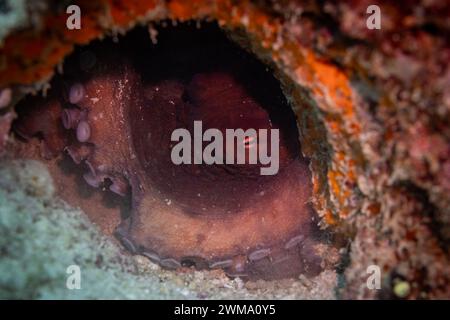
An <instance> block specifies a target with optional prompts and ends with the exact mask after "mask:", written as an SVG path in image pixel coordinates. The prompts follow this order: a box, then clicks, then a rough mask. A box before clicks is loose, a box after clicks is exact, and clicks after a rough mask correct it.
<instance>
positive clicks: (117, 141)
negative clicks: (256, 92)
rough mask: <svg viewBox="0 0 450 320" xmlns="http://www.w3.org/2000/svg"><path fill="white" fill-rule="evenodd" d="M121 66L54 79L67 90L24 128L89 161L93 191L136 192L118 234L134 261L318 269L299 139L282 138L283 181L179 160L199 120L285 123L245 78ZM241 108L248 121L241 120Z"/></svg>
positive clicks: (271, 271) (262, 271) (238, 272)
mask: <svg viewBox="0 0 450 320" xmlns="http://www.w3.org/2000/svg"><path fill="white" fill-rule="evenodd" d="M111 65H112V63H111V62H108V61H106V62H104V63H102V64H100V65H99V66H98V67H97V68H96V69H95V72H94V71H92V73H90V75H89V76H86V77H81V79H65V78H64V77H62V79H57V80H55V81H58V82H59V83H62V85H61V84H59V85H55V90H53V92H52V94H51V95H50V97H48V98H46V99H45V100H44V102H42V103H41V105H42V107H40V108H29V109H30V110H34V111H32V112H33V113H32V114H27V115H26V116H24V117H21V119H23V120H20V121H19V122H18V124H17V125H16V129H17V131H18V132H20V134H21V135H22V136H25V137H31V136H34V135H36V134H38V133H39V135H40V136H41V137H42V138H43V142H42V143H43V145H45V146H46V149H48V150H50V151H51V152H50V154H51V155H52V154H56V153H58V152H61V151H63V150H64V151H66V152H67V154H68V155H69V156H70V157H71V158H72V159H73V161H74V162H75V163H77V164H83V163H84V164H86V167H87V168H88V171H87V172H86V173H85V174H84V176H83V177H84V179H85V181H86V183H88V184H89V185H90V186H92V187H95V188H97V187H100V186H105V185H106V186H109V189H110V190H111V191H112V192H114V193H117V194H119V195H120V196H126V195H127V194H129V193H131V197H132V213H131V215H130V216H129V217H127V218H126V219H124V220H123V221H122V223H121V224H120V225H119V226H118V228H117V229H116V232H115V235H116V236H117V238H118V239H119V240H120V241H121V243H122V244H123V245H124V246H125V247H126V248H127V249H128V250H129V251H130V252H131V253H133V254H141V255H143V256H146V257H148V258H149V259H150V260H152V261H153V262H156V263H159V264H160V265H161V266H163V267H165V268H169V269H177V268H179V267H182V266H190V265H195V266H196V267H197V268H211V269H216V268H220V269H224V270H225V271H226V272H227V274H229V275H230V276H241V277H250V278H268V279H271V278H280V277H287V276H296V275H298V274H299V273H305V274H308V275H315V274H317V273H318V272H320V270H321V269H322V267H321V263H322V259H321V257H319V256H318V255H317V254H316V252H315V250H314V244H315V240H313V237H312V231H311V230H310V229H311V218H312V217H313V216H314V212H313V210H312V208H311V205H310V203H309V198H310V196H311V189H312V188H311V177H310V172H309V168H308V161H307V160H306V159H304V158H303V157H302V156H301V155H300V154H299V151H298V150H296V151H292V150H294V149H295V148H298V145H297V143H298V140H297V138H295V140H294V142H293V141H292V139H291V140H290V138H289V137H286V136H283V133H282V134H281V141H282V143H281V147H280V172H279V174H278V175H276V176H275V177H260V176H258V174H257V172H259V166H255V167H250V166H249V165H245V166H240V167H239V166H230V167H227V168H226V171H227V172H226V173H223V172H224V169H223V168H217V167H215V166H206V165H202V166H193V165H191V166H175V165H173V164H172V163H171V161H170V145H169V143H170V133H171V132H172V131H173V130H174V129H175V128H177V127H179V126H180V125H181V126H185V127H188V128H189V126H190V124H192V123H193V120H195V119H200V120H203V121H204V123H205V126H207V127H217V128H219V129H225V128H226V127H229V126H237V127H244V128H246V127H252V126H256V127H265V128H270V127H272V126H273V127H275V126H276V124H272V123H271V121H270V117H269V114H268V112H266V111H261V107H260V106H259V105H258V101H256V100H254V99H252V98H251V97H250V96H248V94H247V93H246V88H244V87H243V86H241V85H240V84H239V83H238V82H237V81H236V80H235V78H236V77H237V76H238V75H237V74H232V72H231V73H230V72H228V71H227V72H222V71H219V72H214V73H201V74H197V75H195V76H194V77H193V78H192V80H191V81H190V82H189V83H183V82H181V81H178V80H164V81H161V82H159V83H156V84H155V83H152V84H149V83H146V82H145V81H143V80H142V79H141V77H140V75H139V72H138V71H137V70H136V69H135V67H134V66H133V65H132V64H131V63H129V62H128V61H121V62H120V63H117V62H116V63H115V64H114V67H111ZM223 88H231V89H230V90H223ZM55 91H56V93H55ZM218 94H220V99H217V97H218ZM186 96H187V98H186ZM42 108H47V110H46V112H42ZM234 108H238V110H239V111H242V114H240V117H237V116H233V112H235V110H234ZM211 110H213V111H211ZM43 114H45V115H46V116H45V117H44V116H43ZM174 114H176V117H174V116H173V115H174ZM48 117H50V119H47V118H48ZM55 118H56V119H58V121H55ZM242 118H243V119H242ZM49 120H51V121H49ZM56 122H57V123H56ZM280 125H283V121H282V120H281V122H280ZM149 128H150V129H149ZM190 129H192V128H190ZM149 133H151V134H149ZM236 177H237V178H236ZM243 177H244V178H243ZM248 178H250V179H248ZM197 194H199V195H201V196H202V197H198V198H197V197H196V195H197ZM225 195H227V196H225ZM241 204H242V206H241ZM192 208H200V209H198V210H197V209H192ZM267 208H270V210H268V209H267ZM202 209H203V210H202Z"/></svg>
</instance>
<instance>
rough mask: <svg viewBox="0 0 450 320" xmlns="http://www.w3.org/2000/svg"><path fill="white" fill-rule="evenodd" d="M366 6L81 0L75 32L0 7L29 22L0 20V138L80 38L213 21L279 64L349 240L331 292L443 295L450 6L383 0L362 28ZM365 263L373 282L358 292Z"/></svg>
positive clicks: (338, 225)
mask: <svg viewBox="0 0 450 320" xmlns="http://www.w3.org/2000/svg"><path fill="white" fill-rule="evenodd" d="M9 2H12V1H7V3H9ZM37 3H39V5H37ZM370 4H371V3H370V1H342V2H339V4H335V3H332V2H327V1H324V2H322V1H320V2H319V1H318V2H314V1H289V0H283V1H276V2H275V1H236V2H232V1H222V0H217V1H201V0H197V1H189V2H185V1H176V0H175V1H167V2H165V1H150V0H149V1H108V0H103V1H79V5H80V7H81V10H82V14H83V20H82V21H83V27H82V28H81V30H67V29H66V28H65V20H66V17H67V15H66V14H65V5H64V4H58V5H55V4H54V3H53V2H51V1H37V2H36V3H35V4H34V5H33V7H26V6H23V7H21V6H12V5H11V6H7V9H3V10H2V11H1V12H0V17H2V20H1V21H2V22H3V21H7V20H5V19H6V17H9V15H13V14H14V15H16V16H17V17H20V16H22V15H23V14H27V15H29V17H30V18H31V17H32V19H28V20H27V22H26V23H24V24H23V25H22V28H20V29H18V28H16V27H15V26H16V24H14V23H9V24H8V25H7V26H8V27H10V28H11V29H10V33H9V34H8V35H7V36H5V37H4V38H3V46H2V47H1V48H0V62H1V63H0V87H1V88H3V89H2V91H1V96H0V145H4V144H6V143H7V142H6V141H7V138H8V134H7V133H8V130H9V125H10V123H11V121H12V118H13V110H12V107H13V104H14V102H16V101H17V100H18V99H20V97H21V96H23V95H24V94H26V93H27V92H30V91H32V90H34V89H38V88H42V87H45V84H46V82H47V81H48V80H49V78H50V77H51V76H52V74H53V72H54V70H55V67H56V66H57V65H58V64H59V63H61V61H62V60H63V58H64V57H65V56H66V55H67V54H69V53H70V52H71V51H72V50H73V48H74V46H75V45H83V44H87V43H88V42H90V41H91V40H93V39H96V38H99V37H104V36H107V35H110V34H114V33H118V32H125V31H126V30H128V29H129V28H131V27H133V26H134V25H135V24H136V23H148V22H154V23H156V22H157V21H159V20H162V19H171V20H172V21H185V20H192V19H194V20H202V19H207V20H215V21H217V22H218V23H219V25H220V26H221V27H222V28H224V29H225V30H227V32H228V33H229V35H230V37H231V38H233V39H234V40H235V41H236V42H237V43H239V44H240V45H242V46H243V47H245V48H247V49H248V50H250V51H251V52H253V53H254V54H255V55H256V56H258V57H259V58H260V59H262V60H263V61H265V62H266V63H267V64H269V65H270V66H272V67H273V68H274V69H275V73H276V76H277V77H278V79H279V80H280V81H281V82H282V84H283V87H284V88H283V89H284V92H285V94H286V96H287V97H288V98H289V99H291V101H292V104H293V108H294V111H295V112H296V114H297V115H298V127H299V132H300V140H301V143H302V147H303V149H302V150H303V152H304V153H305V155H306V156H307V157H309V158H310V159H311V170H312V176H313V187H314V190H313V192H314V196H313V203H314V207H315V209H316V211H317V212H318V214H319V216H320V217H321V218H322V221H321V225H322V226H323V227H325V228H331V229H332V230H335V231H336V232H338V233H341V234H342V235H344V236H345V237H347V238H348V239H349V246H348V253H347V254H345V253H343V256H344V258H343V259H345V260H347V263H346V264H343V265H342V271H343V275H344V279H345V281H344V285H343V286H342V288H340V289H339V296H341V297H344V298H376V297H381V298H391V297H400V298H448V297H450V284H449V279H450V270H449V268H450V266H449V246H448V244H449V240H450V212H449V208H450V183H449V181H450V124H449V119H450V116H449V112H450V96H449V92H448V90H447V88H448V87H449V84H450V67H449V66H448V62H449V60H450V48H449V43H448V31H449V28H450V25H449V23H450V22H449V20H448V16H449V13H450V12H449V11H450V6H449V5H448V4H447V3H446V2H444V1H431V2H430V1H422V2H420V1H418V2H414V3H413V2H408V1H399V2H395V3H394V2H392V3H391V2H389V3H385V4H379V6H380V9H381V29H380V30H376V29H375V30H369V29H367V27H366V19H367V14H366V8H367V7H368V6H369V5H370ZM17 10H19V13H18V12H17ZM20 10H22V11H20ZM9 96H10V97H9ZM0 148H1V146H0ZM0 151H1V150H0ZM370 265H377V266H379V267H380V269H381V276H382V285H381V287H382V289H381V290H368V289H367V286H366V279H367V273H366V269H367V267H368V266H370Z"/></svg>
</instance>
